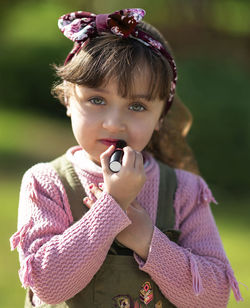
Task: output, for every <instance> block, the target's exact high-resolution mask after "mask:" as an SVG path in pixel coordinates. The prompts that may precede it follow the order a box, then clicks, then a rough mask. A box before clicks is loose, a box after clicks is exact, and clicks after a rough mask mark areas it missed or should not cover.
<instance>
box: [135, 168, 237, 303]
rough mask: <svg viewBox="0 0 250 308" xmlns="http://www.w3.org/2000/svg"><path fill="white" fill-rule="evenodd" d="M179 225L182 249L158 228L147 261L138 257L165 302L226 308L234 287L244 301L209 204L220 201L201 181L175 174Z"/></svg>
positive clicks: (179, 171)
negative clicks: (166, 300)
mask: <svg viewBox="0 0 250 308" xmlns="http://www.w3.org/2000/svg"><path fill="white" fill-rule="evenodd" d="M176 174H177V180H178V188H177V191H176V196H175V204H174V207H175V212H176V225H175V228H176V229H179V230H180V231H181V236H180V239H179V243H178V245H177V244H176V243H174V242H172V241H170V240H169V239H168V237H167V236H166V235H165V234H164V233H162V232H161V231H160V230H159V229H158V228H157V227H154V233H153V237H152V241H151V246H150V251H149V255H148V258H147V260H146V262H143V261H142V260H141V259H139V258H138V257H136V259H137V261H138V263H139V266H140V269H141V270H143V271H145V272H147V273H148V274H149V275H150V276H151V277H152V279H153V280H154V281H155V282H156V284H157V285H158V286H159V288H160V290H161V291H162V293H163V294H164V296H165V297H166V298H168V299H169V300H170V301H171V302H172V303H173V304H174V305H176V306H177V307H190V308H192V307H207V308H209V307H211V308H213V307H218V308H219V307H226V306H227V303H228V300H229V294H230V286H231V287H232V289H233V291H234V294H235V297H236V299H237V300H242V298H241V295H240V292H239V287H238V283H237V281H236V280H235V278H234V274H233V271H232V269H231V266H230V264H229V262H228V260H227V257H226V255H225V252H224V249H223V246H222V243H221V240H220V237H219V233H218V230H217V227H216V224H215V221H214V218H213V215H212V213H211V210H210V206H209V203H210V202H211V201H213V202H216V201H215V200H214V198H213V196H212V193H211V191H210V190H209V188H208V186H207V184H206V183H205V182H204V180H203V179H202V178H200V177H199V176H196V175H193V174H191V173H189V172H186V171H182V170H176Z"/></svg>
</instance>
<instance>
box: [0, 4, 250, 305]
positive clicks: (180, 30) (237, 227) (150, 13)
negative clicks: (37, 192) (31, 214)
mask: <svg viewBox="0 0 250 308" xmlns="http://www.w3.org/2000/svg"><path fill="white" fill-rule="evenodd" d="M125 7H141V8H144V9H146V11H147V15H146V18H145V20H146V21H148V22H150V23H152V24H153V25H155V26H156V27H158V28H159V29H160V30H161V31H162V32H163V33H164V35H165V37H166V38H167V40H168V41H169V42H170V44H171V46H172V48H173V50H174V54H175V57H176V62H177V67H178V71H179V82H178V93H179V96H180V97H181V98H182V100H183V101H184V102H185V104H186V105H187V106H188V107H189V108H190V110H191V112H192V114H193V116H194V123H193V126H192V129H191V132H190V134H189V137H188V138H189V142H190V144H191V146H192V148H193V150H194V152H195V155H196V158H197V160H198V163H199V167H200V170H201V174H202V176H203V177H204V178H205V180H206V181H207V182H208V184H209V185H210V187H211V188H212V190H213V192H214V195H215V198H216V199H217V200H218V202H219V205H213V206H212V210H213V212H214V215H215V219H216V222H217V225H218V228H219V231H220V234H221V237H222V240H223V244H224V247H225V250H226V252H227V255H228V257H229V259H230V261H231V263H232V266H233V268H234V271H235V274H236V277H237V278H238V280H239V281H240V282H242V283H244V284H245V285H247V286H250V266H249V261H250V245H249V244H250V243H249V237H250V227H249V218H250V207H249V201H250V192H249V186H250V178H249V176H248V171H249V156H250V155H249V143H250V130H249V123H250V121H249V120H250V117H249V115H250V91H249V82H250V61H249V60H250V1H244V0H217V1H216V0H207V1H205V0H204V1H203V0H189V1H187V0H156V1H150V0H144V1H140V0H137V1H130V0H127V1H126V3H125V4H124V1H120V0H93V1H84V0H82V1H80V0H71V1H66V0H61V1H59V0H36V1H34V0H33V1H32V0H12V1H11V2H7V1H5V2H4V1H1V2H0V15H1V18H0V28H1V31H0V44H1V48H0V74H1V75H0V76H1V79H0V192H1V193H0V202H1V203H0V204H1V215H0V228H1V229H0V230H1V232H0V240H1V247H2V249H1V257H0V307H3V308H13V307H23V297H24V289H22V288H21V286H20V282H19V280H18V274H17V271H18V268H19V264H18V255H17V253H16V252H10V248H9V240H8V239H9V237H10V236H11V235H12V234H13V233H14V232H15V231H16V219H17V208H18V194H19V187H20V182H21V178H22V175H23V173H24V171H25V170H26V169H27V168H29V167H30V166H31V165H33V164H34V163H36V162H39V161H46V160H50V159H53V158H54V157H56V156H57V155H59V154H61V153H63V152H64V151H65V150H66V149H67V148H68V147H69V146H71V145H74V144H75V143H74V140H73V138H72V135H71V128H70V123H69V120H68V119H67V118H66V117H65V110H64V108H63V107H62V106H61V105H60V104H59V103H58V102H56V101H55V100H54V99H53V98H52V97H51V95H50V88H51V85H52V83H53V82H54V81H55V77H54V75H53V71H52V68H51V64H53V63H57V64H58V63H62V62H63V60H64V59H65V57H66V55H67V53H68V51H69V50H70V48H71V42H70V41H68V40H67V39H65V38H64V37H63V35H62V34H61V33H60V32H59V30H58V28H57V18H58V17H59V16H61V15H62V14H64V13H68V12H71V11H76V10H86V11H92V12H95V13H103V12H106V13H108V12H112V11H114V10H117V9H121V8H125ZM241 292H242V295H243V297H244V302H243V303H240V304H237V303H236V301H235V300H234V298H233V297H232V296H231V299H230V303H229V306H228V307H250V295H249V291H248V289H247V288H246V287H245V286H243V285H241Z"/></svg>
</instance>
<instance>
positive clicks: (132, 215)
mask: <svg viewBox="0 0 250 308" xmlns="http://www.w3.org/2000/svg"><path fill="white" fill-rule="evenodd" d="M126 212H127V215H128V217H129V219H130V220H131V221H132V224H131V225H129V226H128V227H127V228H125V229H124V230H122V231H121V232H120V233H119V234H118V235H117V237H116V238H117V240H118V241H119V242H120V243H121V244H123V245H124V246H126V247H128V248H130V249H132V250H133V251H134V252H136V253H137V254H138V255H139V256H140V257H141V258H142V259H144V260H146V259H147V256H148V252H149V247H150V243H151V240H152V236H153V231H154V226H153V223H152V221H151V219H150V217H149V215H148V213H147V212H146V210H145V209H144V208H143V207H142V206H141V205H140V204H139V203H138V202H137V201H134V202H133V203H132V204H131V205H130V206H129V207H128V209H127V211H126Z"/></svg>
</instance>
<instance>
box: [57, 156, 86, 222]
mask: <svg viewBox="0 0 250 308" xmlns="http://www.w3.org/2000/svg"><path fill="white" fill-rule="evenodd" d="M51 164H52V166H53V167H54V169H55V170H56V171H57V173H58V175H59V177H60V179H61V182H62V184H63V186H64V189H65V191H66V194H67V197H68V200H69V204H70V209H71V212H72V216H73V219H74V221H75V222H76V221H78V220H79V219H80V218H81V217H82V216H83V215H84V214H85V213H86V212H87V211H88V208H87V207H86V205H84V203H83V198H84V197H85V196H86V193H85V190H84V188H83V186H82V184H81V182H80V180H79V178H78V176H77V174H76V172H75V170H74V167H73V165H72V163H71V162H70V161H69V160H68V159H67V158H66V154H64V155H62V156H60V157H58V158H56V159H55V160H53V161H52V162H51ZM79 205H80V206H79Z"/></svg>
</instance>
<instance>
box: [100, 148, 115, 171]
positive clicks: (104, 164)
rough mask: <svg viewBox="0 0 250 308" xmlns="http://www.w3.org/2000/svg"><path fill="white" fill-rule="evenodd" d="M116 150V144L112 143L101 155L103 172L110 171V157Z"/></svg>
mask: <svg viewBox="0 0 250 308" xmlns="http://www.w3.org/2000/svg"><path fill="white" fill-rule="evenodd" d="M114 150H115V146H114V145H113V144H112V145H111V146H110V147H109V148H108V149H107V150H106V151H105V152H103V153H102V154H101V155H100V162H101V166H102V170H103V172H106V173H108V172H109V171H110V170H109V159H110V156H111V155H112V153H113V152H114Z"/></svg>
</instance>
